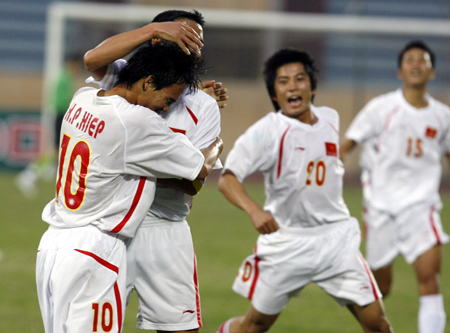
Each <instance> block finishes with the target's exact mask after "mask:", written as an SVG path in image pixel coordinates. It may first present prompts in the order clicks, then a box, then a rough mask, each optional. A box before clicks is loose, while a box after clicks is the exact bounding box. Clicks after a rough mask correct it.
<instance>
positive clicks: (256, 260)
mask: <svg viewBox="0 0 450 333" xmlns="http://www.w3.org/2000/svg"><path fill="white" fill-rule="evenodd" d="M256 250H257V247H256V246H255V275H254V276H253V281H252V286H251V287H250V291H249V293H248V299H249V300H250V301H251V300H252V298H253V293H254V292H255V287H256V282H258V277H259V268H258V264H259V262H260V261H261V258H260V257H258V255H257V254H256Z"/></svg>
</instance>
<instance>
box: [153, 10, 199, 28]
mask: <svg viewBox="0 0 450 333" xmlns="http://www.w3.org/2000/svg"><path fill="white" fill-rule="evenodd" d="M178 19H189V20H192V21H194V22H196V23H198V24H199V25H200V26H201V27H202V28H204V27H205V19H204V18H203V15H202V14H201V13H200V12H198V11H196V10H195V9H193V10H192V12H188V11H185V10H166V11H165V12H162V13H159V14H158V15H156V16H155V18H154V19H153V21H152V22H171V21H175V20H178Z"/></svg>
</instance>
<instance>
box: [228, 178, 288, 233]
mask: <svg viewBox="0 0 450 333" xmlns="http://www.w3.org/2000/svg"><path fill="white" fill-rule="evenodd" d="M219 190H220V191H221V192H222V193H223V195H225V198H227V199H228V200H229V201H230V202H231V203H232V204H234V205H236V206H237V207H239V208H240V209H242V210H243V211H245V212H246V213H247V214H248V215H249V216H250V218H251V220H252V223H253V225H254V226H255V228H256V230H258V231H259V232H260V233H261V234H270V233H272V232H275V231H277V230H278V228H279V226H278V223H277V222H276V221H275V219H274V218H273V216H272V215H270V214H269V213H267V212H265V211H264V210H263V209H262V208H261V207H260V206H259V205H258V204H257V203H256V202H255V201H254V200H253V199H252V198H250V197H249V195H248V194H247V191H246V190H245V187H244V185H242V183H241V182H239V180H238V179H237V177H236V176H235V175H234V173H232V172H231V171H230V170H225V172H224V173H223V174H222V176H220V178H219Z"/></svg>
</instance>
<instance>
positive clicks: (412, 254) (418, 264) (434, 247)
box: [399, 204, 449, 333]
mask: <svg viewBox="0 0 450 333" xmlns="http://www.w3.org/2000/svg"><path fill="white" fill-rule="evenodd" d="M439 213H440V209H439V206H435V205H429V204H417V205H414V206H413V207H411V208H409V209H408V210H406V211H405V213H404V214H402V215H401V216H400V218H399V225H400V226H401V233H402V234H403V235H405V237H404V240H403V241H402V242H401V251H402V254H403V255H404V257H405V259H406V261H407V262H408V263H409V264H412V265H413V267H414V269H415V272H416V276H417V281H418V288H419V294H420V308H419V316H418V317H419V319H418V324H419V332H420V333H428V332H434V333H441V332H443V331H444V327H445V321H446V315H445V311H444V303H443V300H442V295H440V294H439V274H440V267H441V260H442V259H441V251H442V250H441V244H445V243H447V242H448V240H449V236H448V235H447V234H446V233H445V232H444V231H443V228H442V223H441V219H440V215H439Z"/></svg>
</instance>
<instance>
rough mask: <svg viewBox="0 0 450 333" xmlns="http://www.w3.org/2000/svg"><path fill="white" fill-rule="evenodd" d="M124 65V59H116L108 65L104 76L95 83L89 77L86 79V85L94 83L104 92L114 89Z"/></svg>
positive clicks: (125, 62)
mask: <svg viewBox="0 0 450 333" xmlns="http://www.w3.org/2000/svg"><path fill="white" fill-rule="evenodd" d="M126 64H127V61H126V60H125V59H118V60H116V61H114V62H113V63H111V64H109V65H108V68H107V70H106V73H105V76H103V78H102V79H101V80H100V81H96V80H95V79H94V78H93V77H92V76H90V77H88V78H87V79H86V83H96V84H98V85H99V86H100V88H102V89H105V90H109V89H111V88H114V87H115V86H116V84H117V81H118V79H119V73H120V71H121V70H122V68H124V67H125V65H126Z"/></svg>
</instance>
